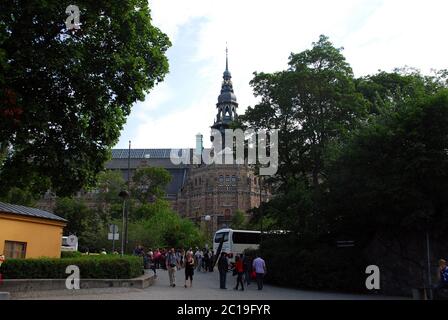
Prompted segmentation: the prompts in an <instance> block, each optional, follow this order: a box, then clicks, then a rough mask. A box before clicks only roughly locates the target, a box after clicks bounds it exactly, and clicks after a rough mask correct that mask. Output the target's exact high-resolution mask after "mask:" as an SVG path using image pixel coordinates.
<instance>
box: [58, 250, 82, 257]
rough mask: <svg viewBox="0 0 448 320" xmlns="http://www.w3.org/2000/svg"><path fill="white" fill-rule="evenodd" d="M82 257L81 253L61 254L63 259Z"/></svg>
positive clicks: (65, 252) (68, 252) (63, 252)
mask: <svg viewBox="0 0 448 320" xmlns="http://www.w3.org/2000/svg"><path fill="white" fill-rule="evenodd" d="M79 257H82V253H81V252H79V251H62V252H61V258H62V259H66V258H79Z"/></svg>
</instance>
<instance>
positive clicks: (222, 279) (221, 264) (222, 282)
mask: <svg viewBox="0 0 448 320" xmlns="http://www.w3.org/2000/svg"><path fill="white" fill-rule="evenodd" d="M228 270H229V260H228V259H227V254H226V253H225V252H221V257H220V258H219V260H218V271H219V287H220V288H221V289H227V288H226V277H227V271H228Z"/></svg>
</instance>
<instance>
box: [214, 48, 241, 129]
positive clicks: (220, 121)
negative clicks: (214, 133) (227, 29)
mask: <svg viewBox="0 0 448 320" xmlns="http://www.w3.org/2000/svg"><path fill="white" fill-rule="evenodd" d="M216 108H217V109H218V110H217V111H218V112H217V115H216V119H215V121H214V124H213V126H212V128H214V129H219V130H220V131H222V130H224V129H227V128H229V125H230V123H231V122H233V121H234V120H236V118H237V113H236V109H237V108H238V102H237V100H236V96H235V93H234V92H233V84H232V75H231V73H230V71H229V49H228V47H227V43H226V70H225V71H224V74H223V81H222V85H221V93H220V95H219V96H218V103H217V104H216Z"/></svg>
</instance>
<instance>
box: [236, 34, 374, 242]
mask: <svg viewBox="0 0 448 320" xmlns="http://www.w3.org/2000/svg"><path fill="white" fill-rule="evenodd" d="M341 51H342V49H338V48H335V47H334V46H333V45H332V43H331V42H330V41H329V39H328V38H327V37H325V36H321V37H320V38H319V41H318V42H315V43H313V47H312V48H311V49H309V50H305V51H303V52H301V53H297V54H291V56H290V58H289V63H288V64H289V68H288V69H287V70H284V71H280V72H275V73H255V76H254V78H253V80H252V81H251V85H252V87H253V89H254V93H255V95H256V96H258V97H259V98H260V103H258V104H257V105H255V106H254V107H249V108H248V109H247V111H246V113H245V114H244V115H242V116H241V117H240V122H241V123H242V124H243V125H245V126H249V127H253V128H256V129H278V130H279V142H278V147H279V168H278V172H277V174H276V175H275V176H274V177H270V178H269V180H270V182H271V183H272V184H273V186H275V189H274V193H275V194H276V195H277V196H276V199H275V201H274V202H272V205H266V206H265V207H264V210H263V217H264V218H267V219H271V218H274V219H275V220H277V222H278V225H277V227H278V228H280V229H285V228H286V229H299V230H300V232H301V233H303V234H305V233H308V234H314V233H323V232H325V228H324V225H323V222H322V221H320V219H321V218H322V215H323V213H322V212H321V207H320V206H319V205H318V204H319V201H320V199H321V197H322V194H323V193H325V185H324V184H323V182H325V180H326V179H327V158H329V154H331V153H332V152H333V148H334V146H333V145H334V144H337V143H340V142H341V141H342V140H343V139H344V137H346V136H347V135H348V134H349V133H350V132H351V131H352V130H354V129H355V128H356V127H357V126H358V125H359V122H360V120H361V119H364V118H365V117H366V116H367V109H366V108H367V101H366V99H365V98H364V97H363V95H362V94H361V93H359V92H358V91H357V89H356V82H355V78H354V75H353V71H352V69H351V67H350V65H349V64H348V63H347V62H346V60H345V57H344V56H343V55H342V53H341ZM264 218H263V219H264Z"/></svg>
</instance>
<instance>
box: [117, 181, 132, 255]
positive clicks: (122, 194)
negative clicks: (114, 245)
mask: <svg viewBox="0 0 448 320" xmlns="http://www.w3.org/2000/svg"><path fill="white" fill-rule="evenodd" d="M118 196H119V197H120V198H122V199H123V221H122V226H121V230H123V231H124V232H125V230H126V228H127V224H128V222H127V219H126V218H127V217H126V199H127V198H129V192H127V191H126V190H122V191H121V192H120V193H119V195H118ZM125 237H126V235H121V256H123V255H124V251H125Z"/></svg>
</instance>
